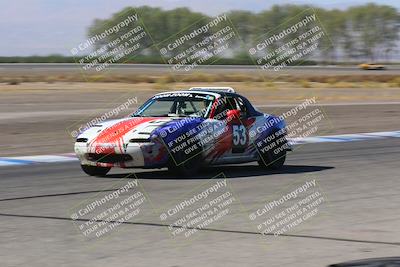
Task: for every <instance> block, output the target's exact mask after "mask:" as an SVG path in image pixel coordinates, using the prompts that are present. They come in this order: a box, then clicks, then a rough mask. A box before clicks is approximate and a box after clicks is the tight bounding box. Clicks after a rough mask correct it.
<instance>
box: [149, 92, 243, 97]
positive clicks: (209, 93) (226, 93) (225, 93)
mask: <svg viewBox="0 0 400 267" xmlns="http://www.w3.org/2000/svg"><path fill="white" fill-rule="evenodd" d="M173 93H195V94H203V95H213V96H215V97H216V98H218V97H221V96H240V95H239V94H237V93H231V92H222V91H218V90H215V91H214V90H207V91H206V90H201V91H196V90H177V91H168V92H162V93H158V94H156V96H157V95H163V94H173Z"/></svg>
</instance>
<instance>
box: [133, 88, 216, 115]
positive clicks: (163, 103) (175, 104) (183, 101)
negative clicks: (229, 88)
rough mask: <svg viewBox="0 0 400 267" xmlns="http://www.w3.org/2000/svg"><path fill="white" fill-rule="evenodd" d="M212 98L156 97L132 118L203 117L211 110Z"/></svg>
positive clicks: (201, 96)
mask: <svg viewBox="0 0 400 267" xmlns="http://www.w3.org/2000/svg"><path fill="white" fill-rule="evenodd" d="M213 101H214V96H212V95H200V94H192V93H187V94H183V95H182V94H178V95H157V96H155V97H153V98H152V99H150V100H149V101H147V102H146V103H145V104H144V105H143V106H142V107H140V108H139V110H138V111H137V112H135V113H134V114H133V115H132V116H134V117H203V118H206V117H207V116H208V113H209V111H210V109H211V106H212V103H213Z"/></svg>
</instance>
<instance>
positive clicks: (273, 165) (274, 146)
mask: <svg viewBox="0 0 400 267" xmlns="http://www.w3.org/2000/svg"><path fill="white" fill-rule="evenodd" d="M282 138H283V139H282ZM278 140H279V141H278ZM287 146H288V143H287V140H286V138H285V137H280V138H273V139H272V140H271V141H270V142H267V145H266V146H265V147H263V149H261V151H260V159H259V160H258V164H259V165H260V166H261V167H262V168H265V169H270V170H278V169H281V168H282V167H283V165H284V164H285V160H286V150H287Z"/></svg>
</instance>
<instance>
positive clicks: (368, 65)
mask: <svg viewBox="0 0 400 267" xmlns="http://www.w3.org/2000/svg"><path fill="white" fill-rule="evenodd" d="M358 67H359V68H360V69H363V70H384V69H385V66H383V65H380V64H374V63H363V64H360V65H358Z"/></svg>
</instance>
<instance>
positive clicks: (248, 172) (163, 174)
mask: <svg viewBox="0 0 400 267" xmlns="http://www.w3.org/2000/svg"><path fill="white" fill-rule="evenodd" d="M333 168H334V167H330V166H310V165H285V166H283V168H282V169H280V170H265V169H262V168H260V167H258V166H255V165H242V166H241V165H239V166H238V165H234V166H232V165H224V166H213V167H209V168H207V169H206V170H204V171H202V172H201V173H199V174H197V175H195V176H193V177H178V176H177V175H173V174H171V173H169V172H168V171H167V170H151V171H139V172H126V173H118V174H108V175H107V176H105V177H101V178H132V179H133V178H135V176H136V177H137V178H139V179H161V180H182V179H184V180H193V179H210V178H218V177H215V176H218V175H220V177H219V178H222V177H223V176H222V174H223V175H224V176H225V177H226V178H229V179H235V178H252V177H257V176H266V175H275V174H295V173H308V172H319V171H325V170H329V169H333Z"/></svg>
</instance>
